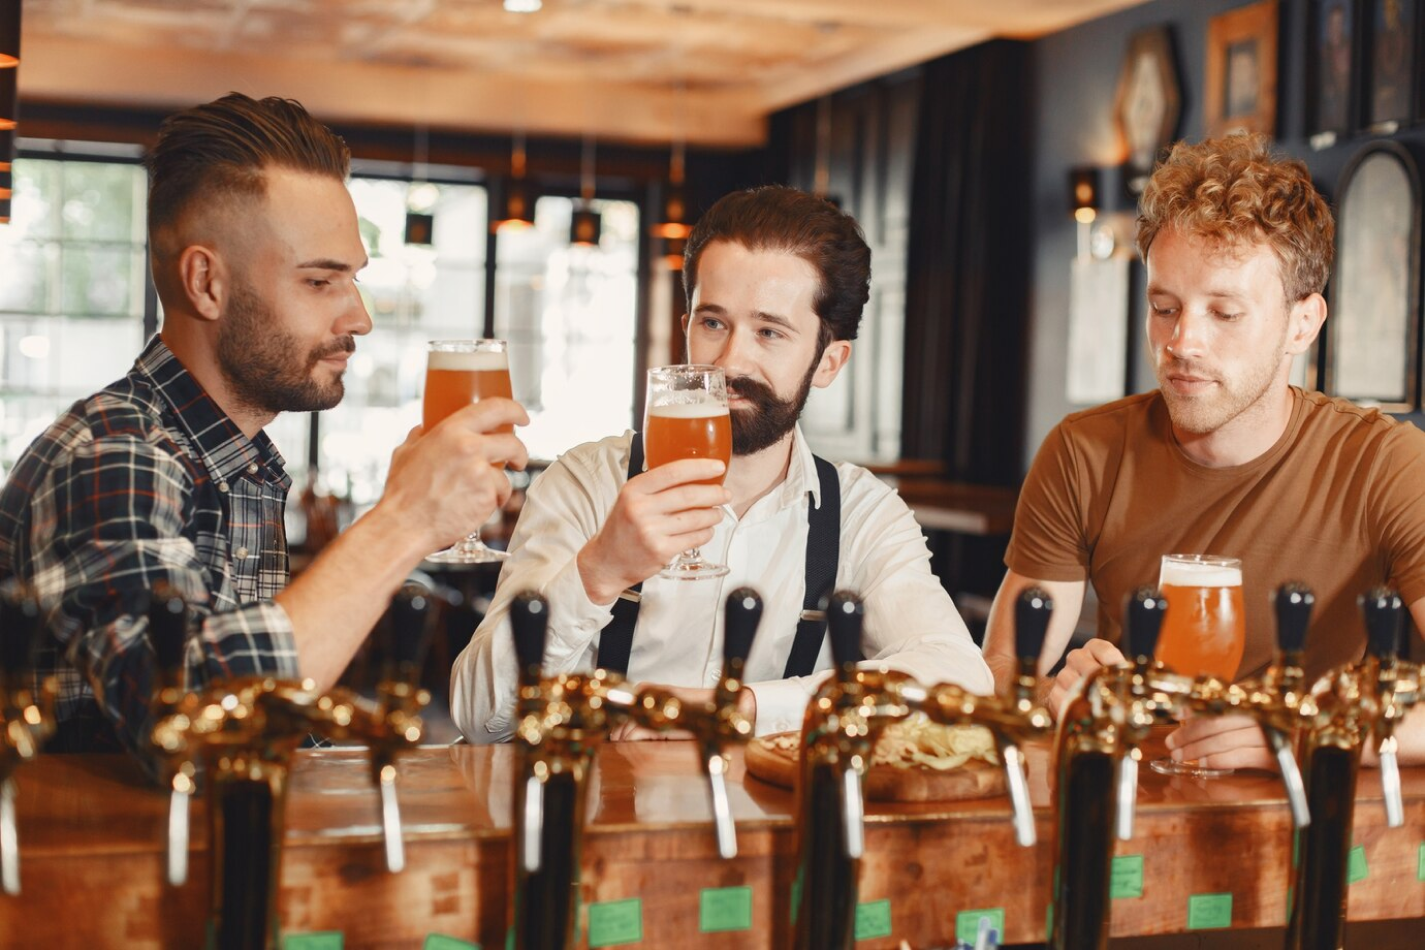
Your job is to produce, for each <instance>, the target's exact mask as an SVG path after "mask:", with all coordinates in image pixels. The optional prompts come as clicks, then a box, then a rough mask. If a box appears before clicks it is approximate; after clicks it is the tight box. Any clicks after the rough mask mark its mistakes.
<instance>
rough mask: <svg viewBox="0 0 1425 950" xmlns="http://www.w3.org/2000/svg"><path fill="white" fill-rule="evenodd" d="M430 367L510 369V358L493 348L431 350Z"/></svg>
mask: <svg viewBox="0 0 1425 950" xmlns="http://www.w3.org/2000/svg"><path fill="white" fill-rule="evenodd" d="M427 356H428V360H427V362H426V367H427V368H428V369H441V370H454V371H456V372H461V373H476V372H489V371H490V370H498V369H509V368H510V358H509V354H507V353H502V352H501V353H497V352H493V351H491V350H480V351H475V352H470V351H452V350H431V351H430V353H428V354H427Z"/></svg>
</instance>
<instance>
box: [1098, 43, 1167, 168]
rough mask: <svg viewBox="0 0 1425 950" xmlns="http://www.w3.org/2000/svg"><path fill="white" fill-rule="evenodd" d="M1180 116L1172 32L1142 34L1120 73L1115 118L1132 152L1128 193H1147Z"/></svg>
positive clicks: (1130, 155)
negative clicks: (1155, 169) (1151, 176)
mask: <svg viewBox="0 0 1425 950" xmlns="http://www.w3.org/2000/svg"><path fill="white" fill-rule="evenodd" d="M1181 112H1182V92H1181V89H1180V88H1179V86H1178V63H1177V58H1176V57H1175V56H1174V55H1173V36H1172V32H1171V30H1170V28H1169V27H1167V26H1155V27H1149V28H1148V29H1146V30H1139V31H1138V32H1137V33H1134V34H1133V35H1132V36H1131V37H1129V38H1128V51H1127V52H1126V53H1125V54H1124V56H1123V68H1122V69H1121V70H1120V72H1119V74H1118V94H1117V96H1116V97H1115V99H1114V106H1113V117H1114V119H1115V121H1116V122H1117V123H1118V131H1119V134H1120V135H1121V136H1122V137H1123V144H1124V149H1125V151H1126V152H1127V153H1128V160H1127V162H1125V165H1126V166H1127V174H1126V175H1125V176H1124V177H1125V180H1126V181H1127V183H1128V189H1129V191H1131V192H1133V193H1134V194H1137V193H1139V192H1141V191H1142V190H1143V186H1144V185H1145V184H1146V183H1147V180H1148V176H1149V175H1150V174H1152V172H1153V166H1154V164H1156V163H1157V161H1158V155H1159V153H1161V152H1162V150H1163V149H1164V148H1166V147H1168V146H1169V145H1171V144H1173V139H1174V138H1175V137H1176V136H1177V131H1178V116H1179V115H1180V114H1181Z"/></svg>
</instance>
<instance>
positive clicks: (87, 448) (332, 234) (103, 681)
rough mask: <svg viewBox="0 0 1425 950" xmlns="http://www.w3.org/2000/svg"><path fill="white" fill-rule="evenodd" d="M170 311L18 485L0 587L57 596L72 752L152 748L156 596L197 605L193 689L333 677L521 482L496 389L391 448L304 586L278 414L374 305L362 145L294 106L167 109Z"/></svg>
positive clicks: (363, 326) (57, 429)
mask: <svg viewBox="0 0 1425 950" xmlns="http://www.w3.org/2000/svg"><path fill="white" fill-rule="evenodd" d="M149 165H150V172H151V185H150V191H149V246H150V255H151V264H152V267H153V275H154V284H155V286H156V288H157V290H158V294H159V297H160V299H161V300H162V302H163V309H164V325H163V330H162V332H161V334H160V335H159V336H157V337H155V338H154V339H153V340H151V341H150V342H149V343H148V345H147V346H146V347H145V348H144V351H143V353H142V354H141V355H140V356H139V358H138V361H137V362H136V363H135V364H134V367H133V369H132V370H131V371H130V372H129V374H128V375H127V376H125V377H124V378H123V379H121V380H119V381H118V382H115V383H113V384H111V385H109V386H107V387H105V388H104V389H102V390H100V391H99V392H98V393H95V394H94V395H93V396H91V397H89V398H88V399H85V400H82V401H80V402H78V403H76V404H75V405H74V406H73V407H71V408H70V410H69V411H68V412H66V413H65V414H64V415H63V416H61V417H60V419H59V420H58V421H56V422H55V423H54V425H52V426H51V427H50V428H49V429H48V431H46V432H45V433H44V434H43V435H42V436H40V438H39V439H37V440H36V441H35V443H34V444H33V445H31V446H30V447H29V448H28V449H27V450H26V451H25V453H24V455H23V456H21V458H20V460H19V462H18V463H17V464H16V466H15V468H14V470H13V471H12V473H11V475H10V477H9V479H8V480H7V481H6V483H5V485H4V487H3V489H0V578H3V577H9V576H14V577H19V578H21V579H23V580H25V581H27V582H28V583H30V584H31V585H32V586H33V587H34V589H35V590H36V591H37V592H38V594H39V597H40V599H41V601H42V603H43V605H44V607H45V610H46V613H47V617H48V627H49V631H50V636H49V637H48V638H47V640H46V642H45V643H44V644H43V645H42V647H41V651H40V657H39V662H38V664H37V675H38V676H41V677H43V676H47V675H55V676H56V677H57V678H58V680H59V684H60V696H59V708H58V718H59V720H60V729H59V734H58V735H57V736H56V737H55V740H54V741H53V742H52V744H51V746H50V748H52V749H58V750H62V751H93V750H106V749H109V750H112V749H117V748H120V747H125V748H128V749H130V750H131V751H134V752H136V753H138V754H139V755H140V756H141V757H146V755H145V753H146V750H147V747H148V740H147V736H148V729H149V718H150V714H149V697H150V695H151V693H152V690H153V683H154V655H153V650H152V647H151V645H150V643H149V640H148V637H147V636H146V626H147V623H146V620H145V618H144V604H145V602H146V599H147V594H148V591H149V590H151V589H152V588H153V587H154V585H155V584H158V583H160V582H163V583H166V584H168V585H170V586H171V587H173V588H175V589H176V590H178V591H179V592H180V593H182V594H183V595H184V596H185V597H186V598H187V599H188V601H189V602H190V603H191V604H192V605H193V608H194V611H193V614H194V617H193V621H192V624H193V625H192V629H191V630H190V634H189V639H188V644H187V649H186V653H185V672H186V678H187V686H188V687H189V688H190V689H197V688H200V687H202V686H203V685H204V684H206V683H207V682H209V681H211V680H215V679H224V678H228V677H234V676H244V675H254V674H257V675H273V676H279V677H291V678H298V677H310V678H311V679H313V680H315V681H316V683H317V687H318V688H319V689H326V688H328V687H330V686H331V685H332V684H333V683H334V682H335V681H336V679H337V677H338V676H339V675H340V674H341V671H342V670H343V669H344V668H345V666H346V664H347V662H348V661H349V660H350V659H351V656H352V654H353V653H354V652H355V651H356V649H357V647H358V646H359V645H360V644H361V642H362V640H363V639H364V638H365V637H366V635H367V633H368V632H369V631H370V629H371V627H372V626H373V625H374V624H375V622H376V621H377V619H378V618H379V617H380V615H381V613H382V611H383V610H384V609H385V607H386V604H387V602H388V601H389V599H390V597H391V595H392V594H393V593H394V592H395V590H396V588H397V587H398V586H399V585H400V584H401V582H402V581H403V580H404V579H405V577H406V576H407V574H408V573H409V572H410V571H411V569H412V568H414V567H415V566H416V565H417V564H418V563H419V562H420V561H421V559H422V558H423V557H424V556H425V555H426V554H428V553H430V552H432V551H435V550H438V549H440V548H443V547H445V546H447V545H449V544H451V543H453V542H455V541H456V540H458V539H460V538H461V537H464V536H465V535H466V534H467V533H468V532H469V531H470V530H472V529H473V528H474V527H476V526H477V525H479V524H480V523H481V522H483V521H484V520H485V519H486V518H487V517H489V515H490V513H491V512H492V511H493V510H494V509H495V507H496V506H497V505H500V504H502V503H503V502H504V500H505V498H506V497H507V496H508V493H509V483H508V481H507V479H506V478H505V476H504V474H503V471H502V466H503V465H505V464H509V465H513V466H515V467H516V468H519V467H522V466H523V465H524V463H525V461H526V456H525V450H524V446H523V445H522V444H521V443H520V442H519V440H518V439H517V438H516V437H514V436H513V435H498V434H489V433H492V432H493V430H495V429H496V428H497V427H499V426H501V425H508V424H511V423H516V424H524V423H526V422H527V421H528V419H527V417H526V416H525V413H524V410H523V409H522V408H521V407H520V406H519V405H518V404H516V403H514V402H511V401H509V400H482V401H481V402H480V403H479V404H478V405H472V406H469V407H466V408H465V409H463V410H461V411H460V412H458V413H455V414H454V415H452V416H451V417H450V418H449V419H447V420H446V421H445V422H442V423H441V424H440V425H439V426H436V427H434V428H433V429H432V430H431V431H430V432H422V431H421V430H419V429H417V430H413V431H412V432H411V434H410V436H408V437H407V439H406V441H405V443H403V444H402V445H401V446H400V447H399V448H397V449H396V451H395V454H394V455H393V456H392V461H391V469H390V475H389V477H388V480H387V484H386V489H385V492H384V494H383V495H382V498H381V500H380V501H379V502H378V503H377V505H376V506H375V508H373V509H372V510H371V511H370V512H369V513H368V514H366V515H365V516H364V517H363V518H361V519H360V520H358V521H357V522H356V523H355V524H354V525H352V527H351V528H350V529H349V530H347V531H346V532H345V533H344V534H342V535H341V536H340V537H339V538H338V539H337V540H336V541H335V542H334V543H333V544H332V545H331V546H330V547H329V548H328V549H327V550H326V551H325V552H323V554H322V555H321V556H320V557H319V558H317V559H316V561H314V562H313V564H312V565H311V567H310V568H309V569H308V570H307V571H305V572H304V573H303V574H302V576H301V577H299V578H298V579H297V580H296V581H295V582H293V583H292V584H290V585H289V584H288V564H287V549H286V539H285V536H284V532H283V510H284V508H285V506H286V498H287V490H288V487H289V486H290V484H291V482H290V479H289V478H288V476H287V474H286V472H285V470H284V468H283V460H282V456H281V454H280V453H279V452H278V451H277V449H276V448H275V447H274V446H273V444H272V442H271V441H270V440H269V439H268V437H267V436H266V434H264V433H263V432H262V427H263V426H264V425H266V424H267V423H268V422H270V421H271V420H272V419H273V417H274V416H276V414H277V413H278V412H285V411H293V412H309V411H315V410H320V409H328V408H330V407H332V406H334V405H336V404H337V402H338V401H340V399H341V396H342V393H343V388H342V381H341V378H342V374H343V373H344V371H345V369H346V363H347V360H348V358H349V357H350V355H351V353H352V352H353V350H354V349H355V339H354V338H355V337H356V336H359V335H363V334H365V333H367V332H369V331H370V329H371V320H370V317H369V316H368V315H367V312H366V308H365V306H364V304H363V303H362V300H361V296H360V294H359V293H358V292H357V289H356V286H355V277H356V273H357V272H358V271H359V270H361V268H362V267H364V266H365V264H366V252H365V250H364V248H363V246H362V243H361V238H360V234H359V232H358V229H357V219H356V212H355V208H354V207H353V205H352V202H351V197H350V195H349V194H348V192H347V190H346V185H345V179H346V175H347V171H348V168H349V154H348V152H347V149H346V146H345V144H343V143H342V141H341V140H340V139H339V138H337V137H336V136H334V135H333V134H332V133H331V132H330V131H329V130H328V129H326V128H325V127H323V126H322V125H321V124H319V123H318V122H316V121H315V120H314V119H312V117H311V116H310V115H308V114H307V112H306V111H305V110H303V109H302V107H301V106H300V105H298V104H297V103H295V102H291V101H289V100H282V99H264V100H261V101H255V100H252V99H250V98H248V97H246V96H241V95H238V94H236V93H235V94H232V95H229V96H225V97H223V98H222V99H219V100H217V101H216V102H212V103H208V104H206V105H203V106H198V107H196V108H193V109H190V110H187V111H185V112H181V113H178V114H176V115H174V116H172V117H170V118H169V119H168V120H167V121H166V122H165V123H164V125H163V128H162V129H161V130H160V133H159V138H158V142H157V144H156V146H155V148H154V151H153V153H152V155H151V156H150V160H149Z"/></svg>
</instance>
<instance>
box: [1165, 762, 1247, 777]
mask: <svg viewBox="0 0 1425 950" xmlns="http://www.w3.org/2000/svg"><path fill="white" fill-rule="evenodd" d="M1148 767H1149V768H1150V769H1152V770H1153V771H1154V772H1157V773H1158V774H1159V775H1186V776H1188V777H1189V778H1223V777H1225V776H1228V775H1233V774H1235V773H1236V771H1237V770H1236V769H1209V768H1206V767H1205V766H1201V765H1198V764H1197V763H1196V762H1175V761H1173V760H1172V759H1168V758H1162V759H1154V760H1153V761H1151V762H1149V763H1148Z"/></svg>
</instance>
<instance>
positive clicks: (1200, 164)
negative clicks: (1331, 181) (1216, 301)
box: [1138, 133, 1336, 303]
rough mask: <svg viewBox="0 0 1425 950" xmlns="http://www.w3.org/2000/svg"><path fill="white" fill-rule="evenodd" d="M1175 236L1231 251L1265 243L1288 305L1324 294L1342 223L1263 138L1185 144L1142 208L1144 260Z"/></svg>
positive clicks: (1151, 184)
mask: <svg viewBox="0 0 1425 950" xmlns="http://www.w3.org/2000/svg"><path fill="white" fill-rule="evenodd" d="M1169 227H1171V228H1176V229H1178V230H1180V231H1182V232H1184V233H1186V234H1195V235H1198V236H1200V237H1203V238H1206V239H1208V240H1210V241H1213V242H1216V243H1219V244H1220V245H1221V246H1222V247H1223V248H1224V249H1234V248H1237V247H1240V246H1243V245H1247V244H1258V243H1265V244H1266V245H1268V246H1269V247H1270V248H1271V249H1272V251H1273V252H1274V253H1275V254H1276V256H1277V261H1278V263H1279V265H1280V267H1281V277H1282V287H1283V289H1284V290H1285V291H1286V299H1287V301H1288V303H1294V302H1296V301H1298V300H1303V299H1305V298H1306V297H1309V296H1310V295H1312V294H1317V293H1320V292H1321V291H1322V289H1323V288H1324V287H1325V286H1326V280H1327V278H1328V277H1330V276H1331V259H1332V257H1333V256H1334V253H1335V237H1336V222H1335V220H1334V219H1333V218H1332V216H1331V209H1330V207H1329V206H1328V205H1327V204H1326V200H1325V199H1324V198H1322V197H1321V194H1320V193H1319V192H1317V190H1316V187H1315V186H1314V185H1313V184H1312V183H1311V173H1310V172H1309V171H1308V170H1307V168H1306V164H1305V163H1304V162H1301V161H1298V160H1296V159H1287V158H1280V157H1275V156H1273V155H1272V154H1271V150H1270V140H1269V139H1268V138H1267V137H1266V136H1265V135H1262V134H1260V133H1250V134H1247V133H1236V134H1232V135H1225V136H1222V137H1221V138H1216V139H1208V140H1207V141H1205V142H1202V143H1200V144H1198V145H1189V144H1188V143H1186V142H1179V143H1178V144H1177V145H1174V146H1173V150H1172V152H1171V153H1170V154H1169V155H1168V157H1167V158H1166V159H1164V160H1163V163H1162V164H1161V165H1159V166H1158V167H1157V169H1156V170H1154V172H1153V176H1152V177H1151V178H1150V179H1149V180H1148V186H1147V187H1146V188H1145V189H1144V190H1143V197H1142V199H1141V200H1140V201H1139V203H1138V252H1139V253H1140V254H1141V255H1142V256H1143V260H1144V261H1145V262H1146V261H1147V260H1148V249H1149V248H1150V247H1152V246H1153V239H1154V238H1156V237H1157V236H1158V233H1159V232H1160V231H1162V230H1163V229H1164V228H1169Z"/></svg>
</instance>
